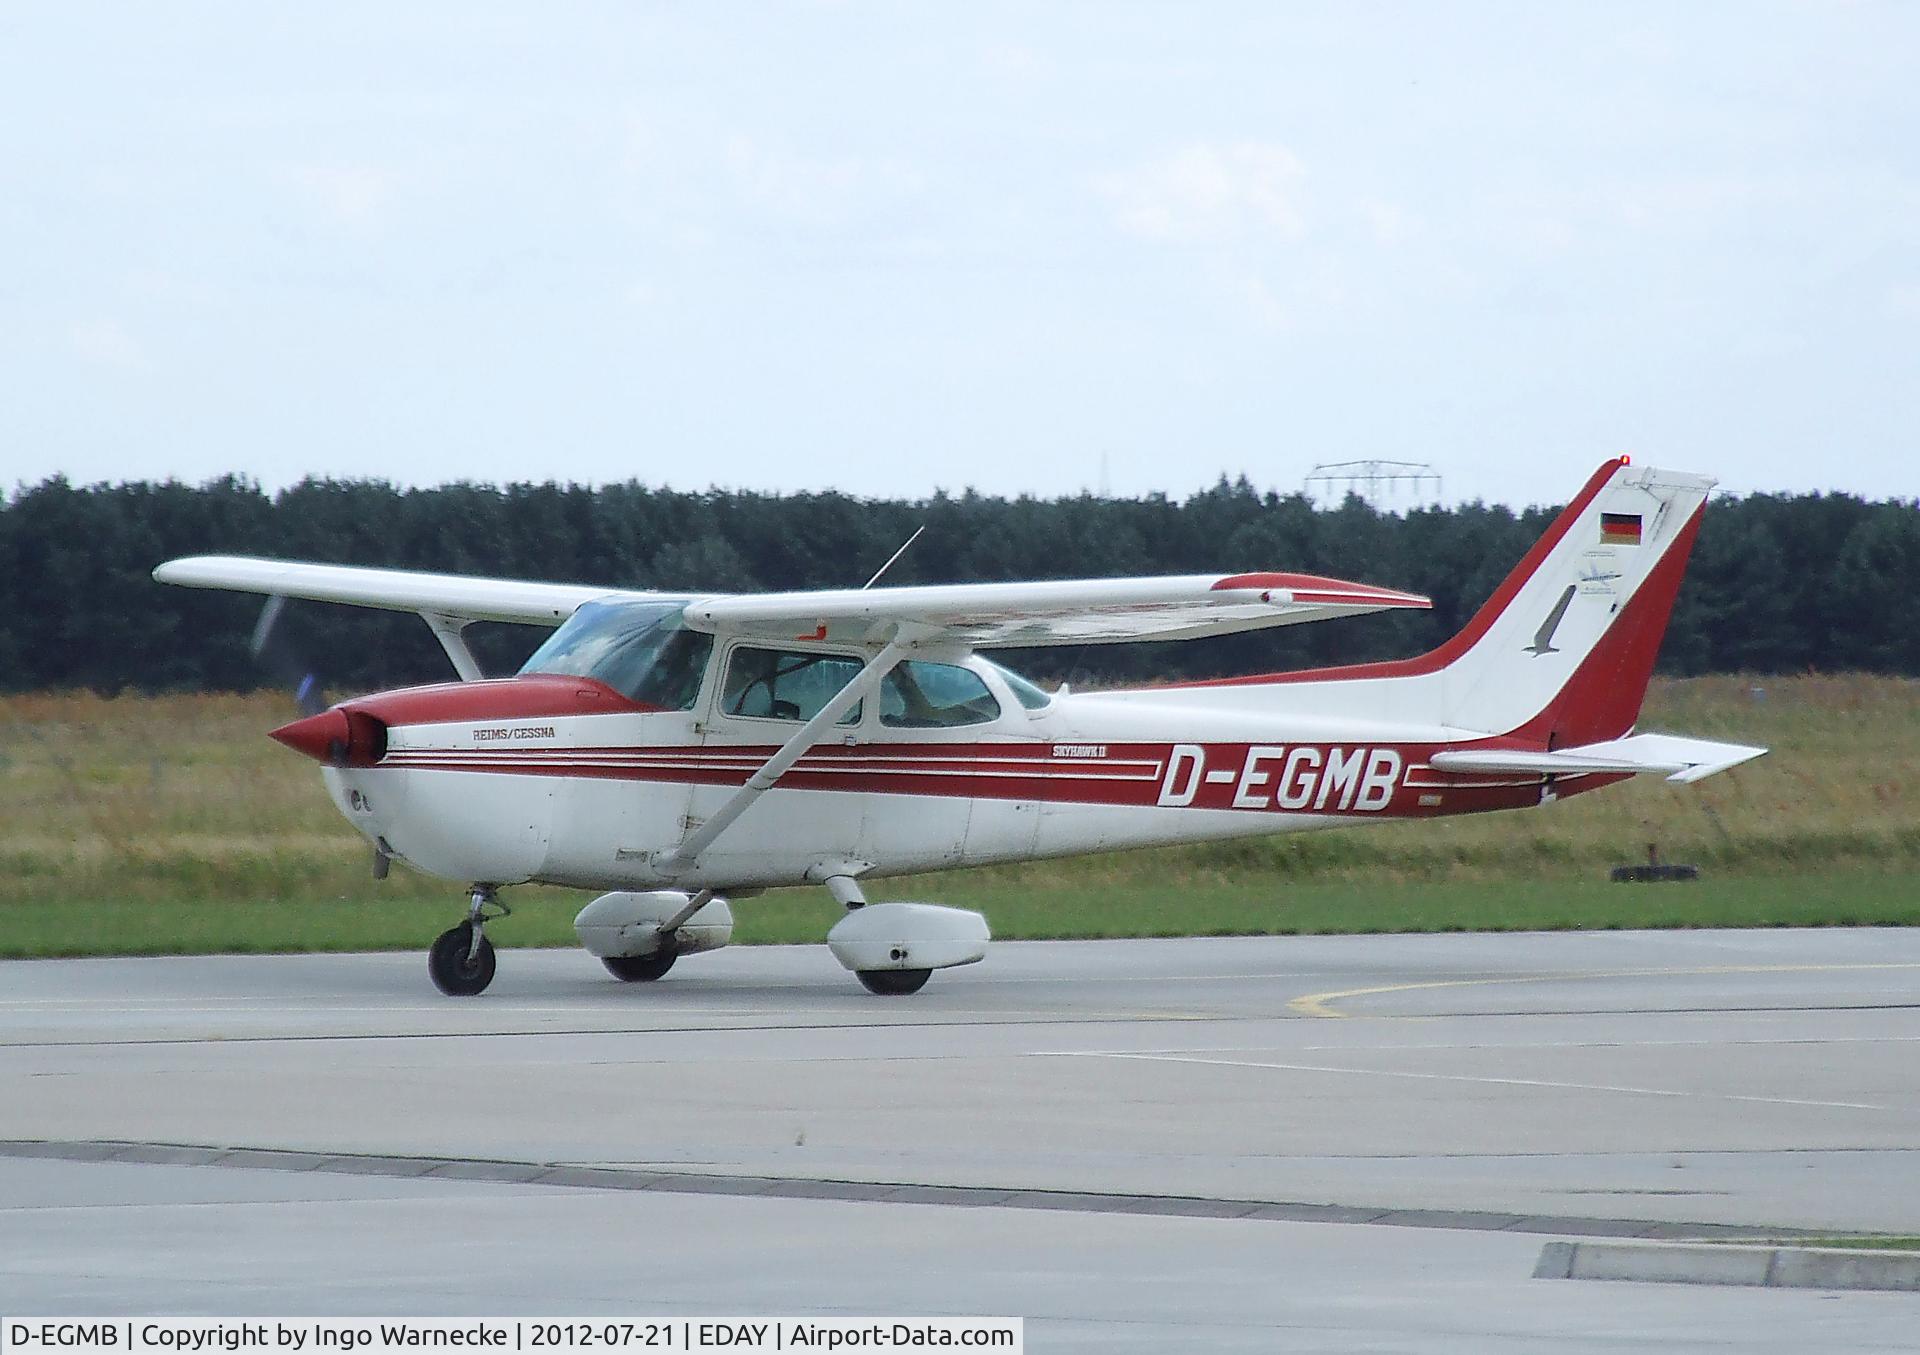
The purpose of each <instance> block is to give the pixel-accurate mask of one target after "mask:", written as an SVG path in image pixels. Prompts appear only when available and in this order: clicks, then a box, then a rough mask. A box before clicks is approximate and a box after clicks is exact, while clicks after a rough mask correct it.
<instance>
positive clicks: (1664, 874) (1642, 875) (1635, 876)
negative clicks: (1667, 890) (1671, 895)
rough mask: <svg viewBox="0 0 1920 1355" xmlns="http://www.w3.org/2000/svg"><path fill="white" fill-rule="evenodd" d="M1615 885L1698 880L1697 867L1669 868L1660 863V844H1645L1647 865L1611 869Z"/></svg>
mask: <svg viewBox="0 0 1920 1355" xmlns="http://www.w3.org/2000/svg"><path fill="white" fill-rule="evenodd" d="M1612 878H1613V882H1614V883H1615V884H1648V885H1650V884H1661V883H1665V882H1667V881H1670V880H1697V879H1699V878H1700V867H1698V866H1669V865H1663V864H1662V863H1661V861H1660V844H1659V843H1657V842H1649V843H1648V844H1647V864H1646V865H1644V866H1615V867H1614V868H1613V877H1612Z"/></svg>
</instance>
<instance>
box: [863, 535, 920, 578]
mask: <svg viewBox="0 0 1920 1355" xmlns="http://www.w3.org/2000/svg"><path fill="white" fill-rule="evenodd" d="M926 530H927V524H926V523H924V522H923V523H921V524H920V525H919V526H918V527H915V528H914V529H913V535H912V536H910V537H908V538H907V539H906V540H905V541H903V542H901V543H900V549H899V550H897V551H895V552H894V553H893V554H891V555H889V556H888V557H887V562H886V563H885V564H884V565H881V566H880V568H878V569H876V570H874V571H873V577H872V578H871V579H868V580H867V581H866V582H865V583H863V584H861V585H860V591H861V592H863V593H864V592H866V591H867V590H868V589H869V588H871V587H873V586H874V585H875V584H876V583H879V582H880V576H881V575H882V574H884V573H886V572H887V571H888V570H889V569H892V568H893V562H894V561H895V560H898V559H899V558H900V557H901V556H903V555H905V554H906V553H907V547H908V546H911V545H912V544H913V543H914V542H916V541H918V540H919V539H920V533H922V532H924V531H926Z"/></svg>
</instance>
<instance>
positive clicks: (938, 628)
mask: <svg viewBox="0 0 1920 1355" xmlns="http://www.w3.org/2000/svg"><path fill="white" fill-rule="evenodd" d="M153 576H154V578H155V579H157V580H159V581H160V582H161V583H171V584H180V585H183V586H185V587H189V588H224V589H231V590H234V591H237V592H243V593H262V594H266V595H269V596H280V597H292V598H305V599H310V600H312V601H316V602H338V603H346V604H349V605H352V606H359V607H382V608H386V609H388V610H391V611H402V612H418V613H420V614H421V615H422V616H425V617H428V618H429V620H430V622H431V621H432V620H434V619H436V618H437V619H439V620H441V621H442V622H446V623H453V624H454V625H455V626H456V627H457V626H458V625H462V624H465V623H467V622H472V621H515V622H522V623H528V624H532V625H545V626H554V625H558V624H559V623H560V622H562V621H564V620H566V619H567V618H568V617H569V616H571V615H572V614H573V612H574V611H575V610H576V609H577V608H578V607H579V606H580V604H582V603H584V602H591V601H595V600H605V599H618V600H629V599H631V600H643V599H649V598H660V599H661V600H667V599H666V597H665V595H662V594H657V593H648V592H644V591H637V590H633V589H621V588H601V587H596V586H594V585H591V584H560V583H532V582H527V581H523V580H518V579H486V578H475V577H472V576H469V575H460V574H423V573H416V572H414V571H412V570H401V569H361V568H356V567H353V566H349V565H321V564H303V563H298V562H294V561H286V560H259V559H251V558H248V557H245V556H229V555H210V556H194V557H191V558H187V559H181V560H170V561H168V562H167V563H166V564H163V565H161V566H160V567H159V568H158V569H156V570H154V571H153ZM682 596H685V595H684V594H683V595H682ZM1432 605H1433V604H1432V602H1430V601H1429V600H1428V599H1426V598H1424V597H1420V596H1418V595H1416V594H1413V593H1401V592H1396V591H1395V590H1393V589H1390V588H1375V587H1371V586H1369V585H1366V584H1358V583H1346V582H1343V581H1341V580H1339V579H1326V578H1321V577H1319V576H1317V575H1313V574H1232V575H1220V574H1193V575H1184V576H1175V577H1162V578H1141V579H1077V580H1048V581H1043V582H1036V583H961V584H938V585H930V586H922V587H908V588H872V589H852V588H844V589H829V590H826V591H822V592H804V593H742V594H729V595H726V596H709V597H704V598H699V599H696V600H695V601H693V602H691V603H689V604H688V606H687V610H686V617H687V622H688V624H689V625H692V626H694V627H696V628H698V629H701V630H714V631H724V632H726V633H728V634H741V635H749V636H758V637H764V638H767V639H770V640H783V641H784V640H793V639H797V638H806V637H809V636H810V637H811V638H814V639H821V640H824V639H829V638H831V639H835V640H844V641H846V642H849V643H860V644H873V643H880V642H882V641H883V640H884V639H885V638H886V635H883V634H882V632H886V633H887V634H892V633H897V632H899V631H900V630H901V628H903V627H904V628H906V629H908V630H910V631H911V632H913V634H914V635H915V636H916V638H918V639H920V640H922V641H923V642H924V641H942V642H948V643H954V644H959V645H965V646H969V647H973V648H981V649H989V648H1012V647H1017V646H1023V645H1060V644H1112V643H1120V642H1124V641H1129V640H1188V639H1194V638H1197V637H1200V636H1206V635H1229V634H1232V633H1234V632H1236V631H1246V630H1258V629H1261V628H1264V627H1267V626H1288V625H1295V624H1298V623H1300V622H1304V621H1324V620H1328V619H1331V618H1333V617H1340V616H1360V615H1364V614H1365V613H1368V612H1378V611H1385V610H1388V609H1393V608H1407V607H1414V608H1425V607H1431V606H1432ZM439 629H440V627H436V632H438V631H439Z"/></svg>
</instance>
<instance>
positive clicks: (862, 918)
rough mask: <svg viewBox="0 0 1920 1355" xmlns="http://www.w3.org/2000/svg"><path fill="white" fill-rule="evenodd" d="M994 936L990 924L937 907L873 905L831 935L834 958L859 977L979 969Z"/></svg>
mask: <svg viewBox="0 0 1920 1355" xmlns="http://www.w3.org/2000/svg"><path fill="white" fill-rule="evenodd" d="M992 936H993V934H992V933H991V932H990V931H988V930H987V920H986V918H984V917H982V916H981V915H980V914H978V913H973V912H969V911H967V910H966V909H964V908H947V907H944V906H942V905H940V904H937V903H870V904H868V905H866V907H864V908H855V909H853V910H852V911H850V912H849V913H848V914H847V915H846V916H845V917H843V918H841V919H840V921H839V922H837V923H835V924H834V928H833V930H832V931H830V932H828V933H827V948H828V949H829V950H831V951H832V952H833V958H834V959H836V960H838V961H839V962H840V963H841V964H843V965H845V966H846V967H847V968H848V969H851V970H853V971H854V972H855V973H859V972H861V971H862V970H875V969H951V968H952V967H953V966H955V965H963V964H977V963H978V962H979V961H981V960H984V959H985V958H986V955H987V942H988V941H989V940H991V939H992Z"/></svg>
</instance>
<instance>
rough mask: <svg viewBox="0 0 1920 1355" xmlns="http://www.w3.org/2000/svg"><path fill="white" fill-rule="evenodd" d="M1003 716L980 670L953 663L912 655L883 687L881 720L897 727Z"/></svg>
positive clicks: (940, 726)
mask: <svg viewBox="0 0 1920 1355" xmlns="http://www.w3.org/2000/svg"><path fill="white" fill-rule="evenodd" d="M999 718H1000V703H999V702H998V701H996V700H994V699H993V693H992V692H990V691H988V690H987V684H986V683H984V682H982V681H981V680H980V677H979V674H977V673H974V672H972V671H970V670H968V669H965V668H958V667H955V666H954V665H953V664H950V663H921V662H918V661H917V660H913V659H909V660H907V661H906V662H905V663H902V664H899V665H898V666H896V667H895V668H894V670H893V671H892V672H891V673H889V674H887V680H886V682H885V683H883V684H882V685H881V688H880V723H881V724H883V725H887V726H889V727H891V728H894V729H951V728H953V727H954V726H956V725H979V724H985V723H986V722H987V721H989V720H997V719H999Z"/></svg>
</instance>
